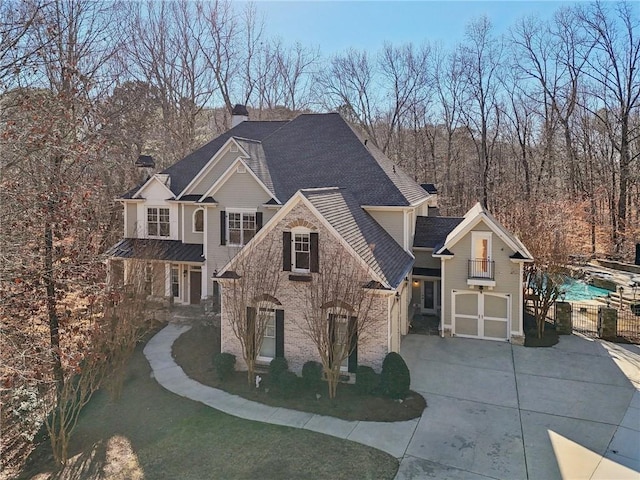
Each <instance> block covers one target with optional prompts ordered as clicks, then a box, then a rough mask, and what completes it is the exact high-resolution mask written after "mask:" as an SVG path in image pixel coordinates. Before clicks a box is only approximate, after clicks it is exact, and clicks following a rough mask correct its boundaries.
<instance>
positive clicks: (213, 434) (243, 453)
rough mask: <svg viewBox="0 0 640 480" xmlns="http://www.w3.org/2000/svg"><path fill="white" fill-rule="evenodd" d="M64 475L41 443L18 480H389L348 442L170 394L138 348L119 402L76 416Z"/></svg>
mask: <svg viewBox="0 0 640 480" xmlns="http://www.w3.org/2000/svg"><path fill="white" fill-rule="evenodd" d="M70 456H71V457H72V458H71V459H70V461H69V463H68V465H67V466H66V467H65V469H64V470H63V471H61V472H58V473H53V465H52V463H51V455H50V449H49V447H48V442H47V440H46V439H45V440H43V442H42V443H41V444H40V445H39V446H38V447H37V448H36V449H35V450H34V452H33V453H32V454H31V456H30V457H29V459H28V460H27V462H26V464H25V466H24V467H23V469H22V472H21V473H20V474H19V476H18V478H35V479H38V480H41V479H54V478H55V479H60V480H62V479H96V480H97V479H110V480H111V479H114V480H124V479H143V478H144V479H154V480H155V479H158V480H163V479H176V478H180V479H186V480H189V479H203V478H225V479H236V478H237V479H245V478H247V479H249V478H261V479H271V478H274V479H276V478H278V479H281V478H308V477H309V475H310V472H313V473H312V476H313V478H327V479H329V478H331V479H336V478H337V479H351V478H370V479H374V478H375V479H379V478H388V479H391V478H393V477H394V476H395V474H396V472H397V469H398V461H397V460H396V459H395V458H393V457H392V456H390V455H388V454H386V453H384V452H381V451H379V450H376V449H374V448H370V447H366V446H364V445H360V444H357V443H354V442H350V441H347V440H341V439H338V438H334V437H330V436H326V435H322V434H319V433H315V432H310V431H306V430H299V429H294V428H288V427H281V426H276V425H269V424H263V423H259V422H252V421H248V420H241V419H238V418H236V417H232V416H230V415H226V414H224V413H222V412H219V411H217V410H214V409H212V408H210V407H207V406H205V405H202V404H200V403H198V402H194V401H191V400H187V399H185V398H182V397H179V396H177V395H174V394H172V393H170V392H168V391H166V390H164V389H163V388H162V387H160V386H159V385H158V384H157V382H156V381H155V380H154V379H153V378H152V377H151V371H150V368H149V365H148V363H147V361H146V359H145V358H144V356H143V355H142V351H141V349H138V350H137V351H136V353H135V355H134V357H133V358H132V360H131V363H130V366H129V370H128V374H127V378H126V380H125V385H124V388H123V393H122V397H121V398H120V399H119V400H118V401H115V402H112V401H110V400H109V398H108V397H107V395H106V394H103V393H101V392H99V393H98V394H97V395H96V396H95V397H94V399H93V400H92V401H91V403H90V404H89V405H88V406H87V407H86V409H85V410H84V411H83V413H82V416H81V419H80V422H79V424H78V428H77V430H76V432H75V434H74V436H73V438H72V442H71V446H70Z"/></svg>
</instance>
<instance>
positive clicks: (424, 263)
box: [413, 250, 440, 268]
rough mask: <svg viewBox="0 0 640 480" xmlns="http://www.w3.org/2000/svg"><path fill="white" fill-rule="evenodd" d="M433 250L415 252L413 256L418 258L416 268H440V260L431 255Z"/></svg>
mask: <svg viewBox="0 0 640 480" xmlns="http://www.w3.org/2000/svg"><path fill="white" fill-rule="evenodd" d="M432 253H433V250H426V251H425V250H414V251H413V255H414V256H415V257H416V262H415V264H414V266H415V267H422V268H440V259H439V258H433V256H432V255H431V254H432Z"/></svg>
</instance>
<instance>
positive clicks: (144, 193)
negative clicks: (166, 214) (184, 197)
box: [134, 176, 174, 200]
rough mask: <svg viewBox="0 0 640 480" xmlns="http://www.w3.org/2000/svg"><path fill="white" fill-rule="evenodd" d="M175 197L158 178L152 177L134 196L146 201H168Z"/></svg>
mask: <svg viewBox="0 0 640 480" xmlns="http://www.w3.org/2000/svg"><path fill="white" fill-rule="evenodd" d="M173 197H174V195H173V192H172V191H171V190H170V189H169V187H167V186H166V185H165V184H164V183H163V182H162V181H161V180H160V179H159V178H158V177H157V176H153V177H151V178H150V179H149V181H148V182H147V183H146V184H145V185H143V186H142V188H140V190H138V191H137V192H136V194H135V195H134V198H144V199H146V200H167V199H170V198H173Z"/></svg>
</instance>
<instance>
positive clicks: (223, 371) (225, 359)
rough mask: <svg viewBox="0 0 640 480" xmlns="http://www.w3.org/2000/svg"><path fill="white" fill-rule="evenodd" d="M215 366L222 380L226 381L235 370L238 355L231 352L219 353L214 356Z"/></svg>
mask: <svg viewBox="0 0 640 480" xmlns="http://www.w3.org/2000/svg"><path fill="white" fill-rule="evenodd" d="M213 366H214V368H215V369H216V373H217V374H218V378H219V379H220V381H221V382H224V381H226V380H227V379H228V378H229V377H231V374H232V373H233V371H234V370H235V366H236V356H235V355H232V354H231V353H218V354H216V355H215V356H214V357H213Z"/></svg>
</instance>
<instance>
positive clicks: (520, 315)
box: [511, 262, 524, 336]
mask: <svg viewBox="0 0 640 480" xmlns="http://www.w3.org/2000/svg"><path fill="white" fill-rule="evenodd" d="M518 273H519V275H520V276H519V282H520V290H519V292H518V319H519V320H520V330H518V331H517V332H514V331H511V335H514V334H515V335H520V336H522V335H524V313H523V311H524V300H523V298H522V296H523V291H524V288H523V284H522V282H523V280H522V277H523V273H524V264H523V263H522V262H520V268H519V272H518ZM511 326H513V322H512V323H511Z"/></svg>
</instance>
